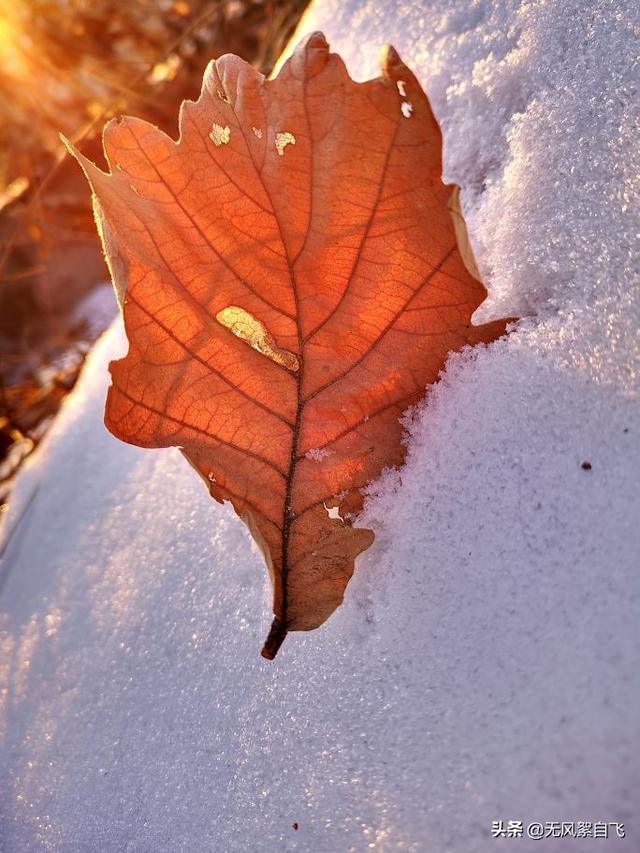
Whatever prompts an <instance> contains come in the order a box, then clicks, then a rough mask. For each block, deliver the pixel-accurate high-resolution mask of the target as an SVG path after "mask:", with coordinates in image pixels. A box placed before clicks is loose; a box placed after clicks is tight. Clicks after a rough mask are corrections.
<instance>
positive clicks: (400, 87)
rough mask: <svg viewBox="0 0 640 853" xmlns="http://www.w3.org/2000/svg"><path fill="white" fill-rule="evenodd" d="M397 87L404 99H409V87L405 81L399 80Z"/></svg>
mask: <svg viewBox="0 0 640 853" xmlns="http://www.w3.org/2000/svg"><path fill="white" fill-rule="evenodd" d="M396 85H397V87H398V92H399V93H400V95H401V96H402V97H403V98H406V97H407V87H406V86H405V83H404V80H398V82H397V83H396Z"/></svg>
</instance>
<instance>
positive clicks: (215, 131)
mask: <svg viewBox="0 0 640 853" xmlns="http://www.w3.org/2000/svg"><path fill="white" fill-rule="evenodd" d="M209 138H210V139H211V141H212V142H213V144H214V145H216V146H218V145H226V144H227V143H228V142H229V140H230V139H231V128H230V127H229V126H228V125H227V126H226V127H222V125H220V124H216V123H215V122H214V123H213V127H212V128H211V133H210V134H209Z"/></svg>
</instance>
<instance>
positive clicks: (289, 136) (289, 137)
mask: <svg viewBox="0 0 640 853" xmlns="http://www.w3.org/2000/svg"><path fill="white" fill-rule="evenodd" d="M295 144H296V138H295V136H294V135H293V133H288V132H287V131H285V132H284V133H276V148H277V150H278V154H279V155H280V156H281V157H284V149H285V148H286V147H287V145H295Z"/></svg>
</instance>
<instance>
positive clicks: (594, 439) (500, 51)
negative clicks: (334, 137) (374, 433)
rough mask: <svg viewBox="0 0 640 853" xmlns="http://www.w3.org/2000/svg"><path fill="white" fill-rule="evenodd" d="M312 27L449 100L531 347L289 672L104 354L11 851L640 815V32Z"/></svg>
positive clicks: (403, 840)
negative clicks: (113, 422)
mask: <svg viewBox="0 0 640 853" xmlns="http://www.w3.org/2000/svg"><path fill="white" fill-rule="evenodd" d="M303 26H304V29H305V30H307V31H310V30H314V29H324V31H325V32H326V34H327V37H328V39H329V41H330V42H331V43H332V46H333V48H334V49H336V50H339V51H340V52H341V53H342V54H343V56H344V58H345V59H346V61H347V65H348V67H349V69H350V71H352V72H353V73H354V74H355V75H356V76H357V77H358V78H359V79H363V78H366V77H368V76H373V75H376V74H377V73H378V69H377V68H376V67H375V66H376V60H377V56H378V51H379V48H380V46H381V45H382V44H384V43H385V42H393V43H394V44H395V46H396V47H397V48H398V50H399V51H400V53H401V55H402V56H403V58H404V59H405V60H406V61H407V63H408V64H409V65H410V66H411V67H412V68H413V69H414V70H415V71H416V72H417V73H418V75H419V77H420V79H421V81H422V83H423V84H424V85H425V87H426V89H427V90H428V92H429V94H430V97H431V99H432V102H433V105H434V110H435V112H436V115H437V117H438V119H439V121H440V123H441V125H442V127H443V132H444V141H445V158H444V160H445V170H446V175H447V178H448V179H449V180H451V181H457V182H458V183H460V184H461V186H462V191H463V192H462V202H463V208H464V210H465V213H466V216H467V219H468V222H469V224H470V231H471V239H472V240H473V243H474V248H475V251H476V254H477V257H478V261H479V264H480V267H481V269H482V271H483V274H484V276H485V279H486V281H487V284H488V288H489V300H488V302H487V304H486V305H485V306H483V307H482V308H481V309H480V310H479V312H478V315H479V317H482V318H483V319H486V318H488V317H490V316H497V315H501V314H505V313H508V314H514V315H517V314H526V315H527V320H526V321H525V322H522V323H521V324H520V325H519V326H518V328H517V330H516V331H515V332H514V333H513V334H512V335H511V336H510V337H509V338H508V339H506V340H502V341H500V342H498V343H496V344H495V345H493V346H491V347H489V348H482V349H477V350H475V351H473V352H468V351H467V352H465V353H462V354H458V355H456V356H455V357H453V358H451V359H450V362H449V367H448V369H447V371H446V373H445V376H444V379H443V381H442V382H441V383H440V384H439V385H437V386H436V387H435V388H434V389H432V391H431V392H430V397H429V402H428V404H427V405H423V406H418V407H416V409H415V410H414V412H413V414H412V416H411V420H410V422H409V424H408V428H409V433H410V436H409V441H408V461H407V464H406V466H405V467H404V468H403V469H402V471H400V472H387V474H386V475H385V476H384V477H383V478H382V479H381V481H380V482H379V483H378V484H375V485H374V486H373V487H372V489H371V492H372V493H373V494H375V497H372V498H371V499H370V500H369V501H368V504H367V507H366V512H365V518H364V521H365V522H366V523H367V524H370V525H371V526H372V527H373V528H374V529H375V531H376V542H375V543H374V545H373V546H372V548H371V549H370V550H369V551H367V552H366V553H365V554H364V555H363V556H362V557H361V558H359V560H358V564H357V569H356V573H355V575H354V578H353V580H352V582H351V584H350V586H349V588H348V590H347V595H346V600H345V603H344V605H343V606H342V607H341V608H340V609H339V610H338V611H337V612H336V614H335V615H334V616H333V617H332V618H331V619H330V620H329V621H328V623H327V624H326V625H324V626H323V627H322V628H321V629H319V630H317V631H314V632H311V633H309V634H304V633H303V634H299V635H293V636H291V637H290V638H289V639H288V640H287V643H286V644H285V646H284V647H283V650H282V652H281V654H280V656H279V657H278V659H277V660H276V661H275V662H274V663H267V662H265V661H264V660H263V659H262V658H260V656H259V654H258V650H259V647H260V643H261V640H262V639H263V637H264V634H265V632H266V629H267V627H268V623H269V621H270V620H269V612H268V611H269V593H268V590H267V586H266V582H265V580H264V576H265V572H264V567H263V562H262V559H261V557H260V555H259V553H258V549H257V547H255V546H254V545H253V544H252V543H251V541H250V539H249V536H248V534H247V533H246V531H245V529H244V528H243V526H242V524H241V523H240V522H239V520H238V519H236V518H235V517H234V515H233V513H232V512H231V510H230V509H229V508H228V507H222V506H219V505H217V504H215V503H214V502H213V501H212V500H211V499H210V498H209V496H208V495H207V490H206V489H205V488H203V486H202V483H201V482H199V481H198V478H196V477H194V476H193V472H192V471H191V469H190V468H189V466H188V465H186V463H185V462H184V460H183V459H182V458H181V457H180V454H179V452H178V451H165V450H163V451H149V450H140V449H137V448H134V447H130V446H127V445H124V444H121V443H119V442H117V441H116V440H115V439H113V438H112V437H111V436H110V435H109V434H108V433H107V432H106V431H105V430H104V428H103V427H102V426H101V416H102V407H103V400H104V391H105V386H106V384H107V382H108V377H107V372H106V362H107V360H108V358H109V357H113V355H114V352H115V350H116V349H122V347H123V342H122V339H121V337H120V334H121V333H120V332H119V331H118V330H114V331H112V332H111V333H110V334H109V335H108V336H107V337H106V338H105V339H104V340H103V341H102V343H101V344H100V345H99V346H98V348H97V349H96V351H95V352H94V354H93V356H92V358H91V359H90V363H89V365H88V367H87V369H86V371H85V373H84V375H83V378H82V380H81V382H80V384H79V387H78V388H77V390H76V391H75V392H74V394H73V395H72V398H71V399H70V400H69V402H68V405H67V406H65V407H64V411H63V412H62V415H61V416H60V417H59V419H58V420H57V423H56V425H55V427H54V429H53V431H52V432H51V433H50V434H49V436H48V437H47V439H46V441H45V443H44V445H43V447H42V448H41V450H40V452H38V453H37V454H36V455H35V457H32V459H31V460H30V462H29V464H28V465H27V468H26V470H25V471H24V473H23V475H22V476H21V477H20V478H19V483H18V488H17V492H16V495H15V499H14V500H13V501H12V504H11V507H10V511H9V513H8V514H7V515H8V522H7V524H6V526H5V541H8V544H7V547H6V551H5V554H4V559H3V562H2V566H1V567H0V572H1V573H2V574H1V575H0V583H3V584H4V590H3V594H2V598H1V599H0V610H1V611H2V623H1V632H0V679H2V683H4V684H5V685H6V688H7V689H6V690H0V738H1V739H2V741H1V743H2V745H1V746H0V791H2V799H1V800H0V809H1V814H0V824H1V825H2V833H3V843H4V850H5V851H6V853H23V851H36V850H49V851H56V853H58V851H59V853H67V852H68V851H69V852H70V851H76V850H77V851H79V850H91V851H93V850H100V851H102V852H103V853H116V851H117V853H120V851H124V850H128V851H147V850H153V851H154V853H162V852H163V851H167V853H168V851H172V853H173V851H189V853H192V851H199V850H216V851H217V850H220V851H225V853H227V851H230V852H231V853H232V851H246V850H251V851H260V853H262V851H264V852H265V853H267V851H268V852H269V853H270V852H271V851H273V850H283V851H284V850H290V851H313V853H315V851H323V853H324V851H332V852H333V851H347V850H349V851H356V853H359V851H364V850H367V849H372V850H380V851H395V850H407V851H416V853H422V851H427V850H433V851H437V853H440V851H450V853H486V851H487V850H490V849H493V845H494V844H495V843H498V844H499V843H500V842H494V841H492V840H491V838H490V829H491V822H492V821H493V820H505V821H506V820H510V819H514V820H516V819H522V820H523V821H524V822H525V823H526V822H528V821H535V820H541V821H543V822H544V821H546V820H563V819H564V820H569V821H571V820H607V821H623V822H624V821H625V820H626V821H627V824H628V822H629V821H630V820H631V819H632V818H635V814H636V811H637V802H638V799H639V797H640V769H639V768H640V760H639V758H640V757H639V755H638V750H639V743H640V738H639V737H638V725H637V716H638V715H637V709H638V707H639V703H640V695H639V688H638V677H637V674H638V671H640V655H639V645H640V644H639V643H638V624H639V615H640V614H639V613H638V602H639V601H640V595H638V579H637V575H638V569H637V555H638V553H639V552H640V542H639V528H638V523H637V505H638V483H640V459H639V452H640V451H639V448H640V441H639V440H638V439H639V435H638V433H639V431H640V418H639V417H638V397H637V384H638V382H637V369H638V368H637V355H638V350H637V344H636V340H635V337H634V332H635V331H636V330H637V325H638V290H639V289H638V260H637V258H638V253H637V248H638V247H637V244H636V242H635V241H636V236H635V235H636V234H637V233H638V227H637V226H638V222H637V205H634V201H633V199H635V198H637V189H638V187H637V176H638V174H639V173H640V170H639V169H638V149H637V145H636V144H634V141H633V133H634V126H635V125H634V122H635V120H634V116H635V110H636V108H637V78H636V76H635V74H636V72H635V71H634V70H633V61H634V59H635V53H636V49H637V48H636V45H637V27H638V19H637V8H636V4H635V2H633V3H632V2H631V0H627V2H623V0H618V2H609V0H595V2H590V3H586V2H584V0H582V2H577V0H535V2H533V0H532V1H531V2H524V0H523V2H516V0H491V2H489V0H474V2H471V0H470V2H468V3H460V4H454V3H451V2H449V0H433V1H432V2H430V3H429V4H418V3H409V2H405V3H401V4H398V5H397V7H394V8H393V13H392V11H391V6H390V5H389V4H386V3H382V2H365V0H348V2H346V3H344V2H338V0H319V2H318V3H316V5H314V6H312V8H311V10H310V12H309V13H308V14H307V16H306V17H305V19H304V22H303ZM585 462H588V463H589V464H590V465H591V469H590V470H588V469H585V467H584V465H583V463H585ZM294 824H297V826H298V829H297V830H296V829H294V828H293V827H294ZM627 830H628V837H627V838H626V839H624V840H620V839H618V838H612V839H611V840H610V841H609V842H607V841H606V840H603V839H600V840H598V841H597V842H594V841H592V840H591V839H588V838H587V839H585V840H584V842H582V841H580V840H573V839H572V840H571V842H568V846H569V847H571V848H572V849H575V850H577V851H582V850H590V849H591V847H592V846H593V844H596V845H597V846H598V848H599V849H602V850H609V849H611V850H616V851H618V850H620V851H623V850H635V849H637V840H636V839H635V838H634V837H633V833H634V830H633V826H629V825H628V826H627ZM636 834H637V833H636ZM508 843H509V842H507V844H508ZM516 845H517V847H518V850H522V851H523V853H526V851H529V850H541V851H555V850H556V849H559V848H558V847H557V844H556V842H555V840H552V839H547V840H543V841H535V842H534V841H528V840H527V839H526V838H523V839H518V840H517V841H516V842H515V843H514V846H516Z"/></svg>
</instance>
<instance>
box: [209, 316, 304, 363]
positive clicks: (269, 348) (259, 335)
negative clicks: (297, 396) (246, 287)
mask: <svg viewBox="0 0 640 853" xmlns="http://www.w3.org/2000/svg"><path fill="white" fill-rule="evenodd" d="M216 320H217V321H218V323H220V325H221V326H224V327H225V329H229V331H230V332H233V334H234V335H235V336H236V337H238V338H240V339H241V340H243V341H246V342H247V343H248V344H249V346H251V347H253V348H254V349H255V350H258V352H260V353H262V355H266V356H267V358H270V359H271V361H275V363H276V364H281V365H282V366H283V367H286V368H287V370H291V371H293V372H294V373H295V372H296V371H297V370H298V367H299V365H298V357H297V356H296V355H294V354H293V353H292V352H289V351H288V350H286V349H280V348H279V347H278V346H277V344H276V342H275V341H274V340H273V338H272V337H271V335H270V334H269V332H268V331H267V330H266V328H265V327H264V326H263V324H262V323H261V322H260V320H256V318H255V317H254V316H253V315H251V314H249V312H248V311H245V310H244V308H238V306H237V305H229V307H228V308H223V309H222V311H218V313H217V314H216Z"/></svg>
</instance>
